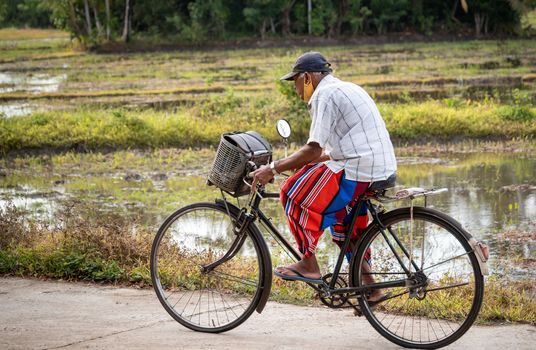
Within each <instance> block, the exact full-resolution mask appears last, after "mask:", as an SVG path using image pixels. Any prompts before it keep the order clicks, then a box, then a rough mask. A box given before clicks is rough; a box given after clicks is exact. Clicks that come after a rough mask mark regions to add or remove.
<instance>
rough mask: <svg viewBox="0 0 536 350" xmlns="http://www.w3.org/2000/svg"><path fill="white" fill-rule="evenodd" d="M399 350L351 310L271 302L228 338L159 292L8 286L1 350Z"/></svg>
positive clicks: (507, 338)
mask: <svg viewBox="0 0 536 350" xmlns="http://www.w3.org/2000/svg"><path fill="white" fill-rule="evenodd" d="M298 348H301V349H311V350H312V349H322V350H325V349H397V348H399V347H397V346H396V345H394V344H392V343H390V342H389V341H387V340H385V339H383V338H382V337H381V336H380V335H379V334H378V333H377V332H376V331H375V330H374V329H373V328H372V327H371V326H370V325H369V324H368V322H367V321H366V319H365V318H363V317H360V318H358V317H354V316H353V315H352V313H351V312H350V311H348V310H330V309H327V308H316V307H299V306H292V305H283V304H278V303H274V302H270V303H269V304H268V305H267V306H266V308H265V311H264V312H263V313H262V314H260V315H259V314H257V313H254V314H253V315H252V316H251V317H250V318H249V319H248V320H247V321H246V322H245V323H243V324H242V325H241V326H239V327H237V328H235V329H233V330H231V331H229V332H227V333H223V334H206V333H198V332H194V331H191V330H188V329H186V328H185V327H183V326H181V325H180V324H178V323H177V322H175V321H174V320H172V319H171V317H170V316H168V314H167V313H166V311H165V310H164V309H163V308H162V306H161V305H160V303H159V302H158V300H157V298H156V296H155V294H154V292H153V290H152V289H141V290H140V289H134V288H117V287H110V286H97V285H94V284H82V283H66V282H55V281H39V280H34V279H21V278H0V349H2V350H3V349H298ZM448 349H475V350H476V349H486V350H489V349H501V350H514V349H515V350H520V349H536V327H533V326H529V325H508V326H502V325H499V326H487V327H476V326H474V327H472V328H471V329H470V330H469V331H468V332H467V333H466V334H465V335H464V336H463V337H462V338H461V339H460V340H458V341H457V342H455V343H454V344H452V345H451V346H449V347H448Z"/></svg>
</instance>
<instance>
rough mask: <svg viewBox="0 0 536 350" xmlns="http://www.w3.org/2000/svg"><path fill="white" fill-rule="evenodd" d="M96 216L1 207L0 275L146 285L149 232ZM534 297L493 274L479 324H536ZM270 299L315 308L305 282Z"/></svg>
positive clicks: (284, 285)
mask: <svg viewBox="0 0 536 350" xmlns="http://www.w3.org/2000/svg"><path fill="white" fill-rule="evenodd" d="M96 213H97V211H96V210H95V208H91V207H87V206H84V205H83V204H81V203H69V204H68V205H66V206H65V207H64V209H63V210H62V211H61V213H60V214H59V219H60V220H59V224H57V225H56V226H49V225H44V224H43V223H36V222H30V221H28V220H27V219H25V216H24V213H22V212H21V211H20V210H18V209H16V208H14V207H12V206H8V207H6V208H5V209H0V274H4V275H17V276H41V277H51V278H61V279H67V280H92V281H103V282H114V283H117V282H120V283H129V284H131V283H135V284H137V285H139V286H147V285H150V284H151V280H150V273H149V256H150V249H151V243H152V238H153V237H154V236H153V235H154V233H152V232H150V231H148V230H147V229H144V228H143V226H141V225H139V224H138V223H137V221H136V219H135V218H128V217H122V216H119V215H116V214H106V213H102V212H99V213H97V214H96ZM181 260H182V261H184V263H181ZM194 260H195V257H191V256H182V255H180V254H179V255H177V261H173V262H172V263H170V265H169V266H170V268H173V269H172V270H170V271H169V277H170V278H173V279H174V280H176V281H178V282H177V283H178V284H177V285H179V286H183V288H187V284H188V283H196V282H195V281H193V282H192V281H190V280H187V281H185V279H184V275H182V276H181V275H180V274H178V273H177V271H180V270H181V269H184V268H185V267H187V264H188V263H190V264H191V262H192V261H194ZM231 268H236V267H232V266H231ZM234 273H239V274H240V273H242V272H241V271H239V272H234ZM243 273H249V272H248V271H243ZM189 276H190V275H189ZM192 276H193V277H192ZM192 276H190V277H192V278H194V279H195V277H196V276H194V275H192ZM198 282H199V281H198ZM184 283H186V284H184ZM535 294H536V289H535V287H534V285H533V281H506V280H498V279H497V278H496V277H493V276H492V277H490V278H489V279H488V280H487V283H486V292H485V300H484V304H483V307H482V310H481V312H480V315H479V320H478V322H480V323H490V322H526V323H530V324H534V325H536V299H535ZM447 299H448V300H450V301H449V303H450V304H449V305H451V304H452V305H451V306H452V308H453V309H455V310H458V309H460V308H461V309H464V305H463V302H460V300H462V301H464V300H465V299H464V298H463V297H462V298H451V297H450V296H449V297H448V298H447V297H446V298H444V299H441V300H443V301H442V302H445V300H447ZM272 300H278V301H282V302H291V303H296V304H319V302H318V301H317V300H315V299H314V293H313V292H312V290H311V289H310V288H307V287H306V285H305V284H300V283H295V282H294V283H289V282H285V281H282V280H279V279H275V280H274V285H273V289H272ZM457 303H458V304H457ZM406 311H407V312H410V313H411V312H414V313H416V314H420V312H422V310H420V309H419V310H417V309H415V310H406ZM445 317H446V318H448V317H449V315H448V314H445Z"/></svg>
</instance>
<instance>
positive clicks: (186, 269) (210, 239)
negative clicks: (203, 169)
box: [151, 203, 264, 331]
mask: <svg viewBox="0 0 536 350" xmlns="http://www.w3.org/2000/svg"><path fill="white" fill-rule="evenodd" d="M232 220H234V219H232ZM231 222H232V221H231V219H230V218H229V215H228V214H227V211H226V210H225V208H222V207H220V206H218V205H216V204H212V203H198V204H194V205H190V206H187V207H184V208H182V209H180V210H178V211H177V212H176V213H174V214H173V215H172V216H170V217H169V218H168V219H167V220H166V221H165V222H164V224H163V225H162V227H161V228H160V230H159V231H158V234H157V236H156V237H155V243H154V244H153V249H152V251H151V275H152V276H153V284H154V288H155V291H156V292H157V295H158V296H159V299H160V301H161V303H162V304H163V305H164V306H165V308H166V311H168V312H169V313H170V314H171V315H172V316H173V317H174V318H175V319H176V320H177V321H179V322H180V323H181V324H183V325H184V326H186V327H189V328H191V329H194V330H197V331H210V330H211V329H218V330H217V331H225V330H229V329H231V328H234V327H236V326H238V325H239V324H241V323H242V322H244V321H245V320H246V319H247V318H248V317H249V316H250V315H251V313H252V312H253V311H254V310H255V307H256V305H257V303H258V302H259V300H260V293H261V291H260V286H261V283H260V279H261V276H263V274H264V273H263V271H262V269H263V266H264V265H263V263H262V261H263V260H262V259H263V257H262V253H261V249H260V245H259V244H264V243H262V242H257V241H256V240H257V239H258V238H255V237H257V236H255V235H254V234H252V233H251V232H249V229H247V230H246V231H245V232H244V236H243V237H242V238H241V241H240V244H239V245H237V241H236V239H237V237H236V235H235V234H234V232H233V228H232V224H230V223H231ZM230 247H236V248H240V249H236V250H233V254H232V255H227V256H226V255H225V254H226V252H227V251H228V250H229V249H230ZM224 256H225V257H226V258H225V260H223V261H221V258H222V257H224ZM218 260H220V261H221V264H219V265H218V267H217V268H216V269H213V270H211V271H210V272H209V273H203V269H202V268H201V267H203V266H208V265H210V264H211V263H213V262H214V261H218Z"/></svg>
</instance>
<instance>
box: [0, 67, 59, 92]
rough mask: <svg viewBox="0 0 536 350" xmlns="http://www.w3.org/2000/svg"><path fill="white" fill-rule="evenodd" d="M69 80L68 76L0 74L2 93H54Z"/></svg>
mask: <svg viewBox="0 0 536 350" xmlns="http://www.w3.org/2000/svg"><path fill="white" fill-rule="evenodd" d="M66 79H67V74H58V75H49V74H22V73H12V72H4V73H0V93H6V92H16V91H27V92H35V93H38V92H54V91H57V90H58V88H59V86H60V84H61V83H62V82H64V81H65V80H66Z"/></svg>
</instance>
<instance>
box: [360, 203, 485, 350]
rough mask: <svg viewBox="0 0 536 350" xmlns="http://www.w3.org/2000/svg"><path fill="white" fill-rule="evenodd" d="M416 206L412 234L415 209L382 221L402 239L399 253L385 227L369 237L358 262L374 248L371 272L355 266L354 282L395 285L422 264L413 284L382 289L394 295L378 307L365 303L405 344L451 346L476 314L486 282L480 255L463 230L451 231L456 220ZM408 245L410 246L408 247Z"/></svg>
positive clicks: (374, 319) (384, 330)
mask: <svg viewBox="0 0 536 350" xmlns="http://www.w3.org/2000/svg"><path fill="white" fill-rule="evenodd" d="M414 210H415V211H414V222H413V236H412V237H410V236H409V230H410V228H411V224H410V211H409V208H402V209H397V210H395V211H393V212H391V213H387V214H385V215H384V216H383V218H382V219H381V220H382V224H383V225H384V226H385V227H387V228H388V229H389V233H390V236H391V237H392V239H393V240H397V242H400V244H398V246H397V248H396V250H395V251H393V249H392V248H393V246H392V245H389V242H386V239H385V237H384V235H383V234H382V232H381V231H380V230H379V229H376V231H372V232H369V233H368V235H367V236H366V237H364V238H363V240H362V242H361V246H360V247H359V249H358V252H357V254H358V255H357V256H356V259H355V265H354V266H360V264H361V262H362V261H364V256H365V252H367V250H370V252H371V256H370V261H371V269H370V270H371V271H368V272H367V273H365V272H363V271H361V269H360V268H355V267H353V268H352V276H353V277H352V282H351V283H352V284H351V285H359V286H363V285H370V284H377V285H381V283H385V282H390V283H391V282H392V281H393V280H395V279H397V278H399V277H398V276H400V275H404V274H405V269H404V268H405V267H407V266H408V264H411V266H414V264H413V263H415V264H418V266H419V268H418V271H417V272H416V273H415V274H412V275H411V276H410V277H408V282H409V283H408V285H407V286H405V287H404V286H403V287H393V288H386V289H382V291H383V292H384V293H386V291H391V292H392V294H393V295H391V296H390V297H388V298H387V299H386V300H384V301H383V302H381V303H379V304H378V305H376V307H374V308H372V307H370V306H369V307H366V305H367V304H368V305H370V303H369V302H368V301H367V300H366V299H362V300H360V304H361V306H362V310H363V312H364V313H365V315H367V318H368V320H369V321H370V322H371V323H372V324H373V325H374V326H375V328H376V329H377V330H378V331H379V332H380V333H381V334H382V335H383V336H385V337H386V338H388V339H389V340H391V341H393V342H396V343H397V344H399V345H403V346H405V347H411V348H433V347H436V346H445V345H448V344H450V343H452V342H453V341H455V340H456V339H458V338H459V337H460V336H461V335H462V334H463V333H464V332H465V331H466V330H467V329H468V327H467V325H470V324H471V323H472V322H473V321H474V319H475V318H476V315H477V314H478V310H479V308H480V305H481V302H482V293H483V280H482V276H481V275H479V274H478V275H477V274H476V271H477V266H476V265H477V261H476V257H475V256H474V252H473V251H472V250H471V249H469V245H468V243H467V242H466V239H465V238H464V237H463V236H462V235H461V234H460V233H459V232H458V231H457V229H451V228H453V227H457V226H456V224H453V223H450V222H449V221H448V220H447V219H444V218H443V217H439V216H438V215H437V214H436V213H435V212H434V211H433V210H429V209H425V208H420V207H414ZM392 213H393V214H392ZM429 213H430V214H429ZM412 243H413V244H412ZM403 246H406V247H408V249H409V250H408V251H407V252H406V251H404V249H403ZM411 257H413V259H414V261H413V262H411ZM401 260H402V261H401ZM426 265H429V266H426ZM419 286H420V287H419Z"/></svg>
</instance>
